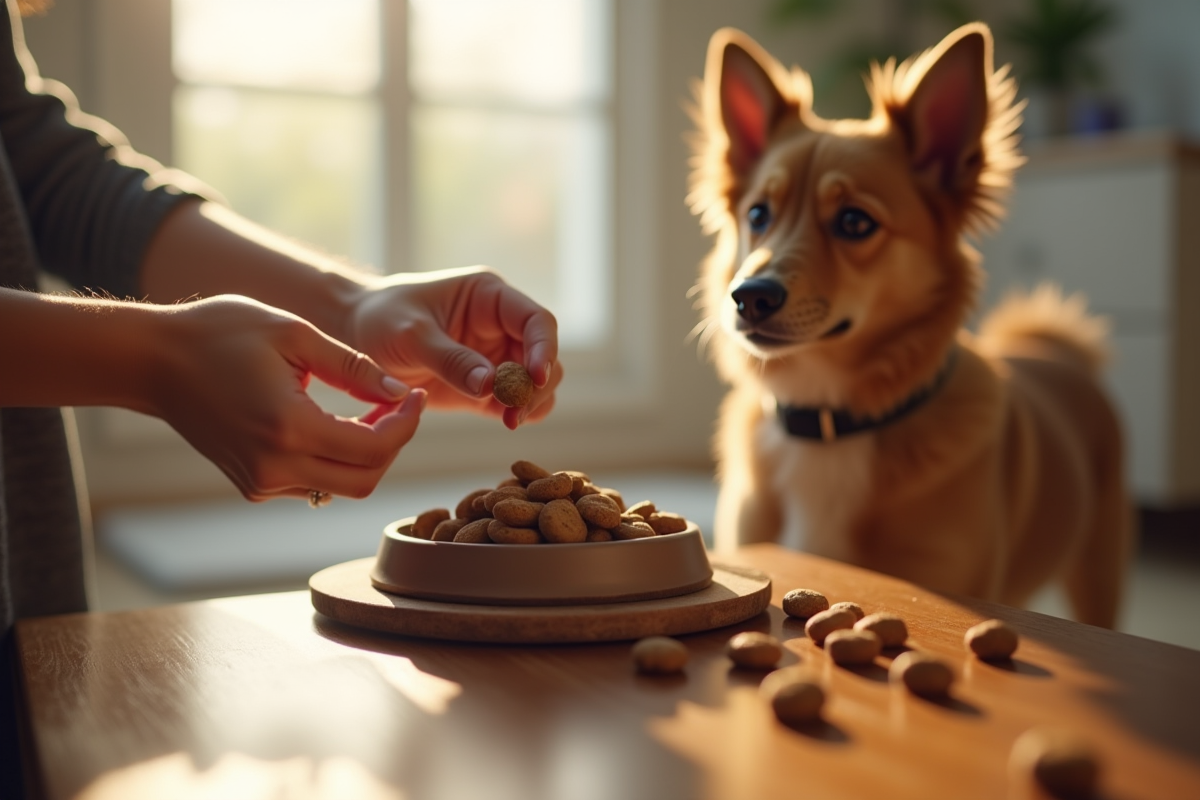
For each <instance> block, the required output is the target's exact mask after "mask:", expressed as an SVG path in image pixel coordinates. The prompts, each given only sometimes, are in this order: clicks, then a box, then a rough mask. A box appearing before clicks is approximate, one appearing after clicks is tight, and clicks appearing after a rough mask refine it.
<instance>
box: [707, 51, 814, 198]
mask: <svg viewBox="0 0 1200 800" xmlns="http://www.w3.org/2000/svg"><path fill="white" fill-rule="evenodd" d="M786 81H787V71H786V70H784V68H783V67H782V66H781V65H780V64H779V62H778V61H776V60H775V59H774V58H772V57H771V56H770V55H769V54H768V53H767V52H766V51H765V50H763V49H762V47H760V46H759V45H758V44H757V43H756V42H755V41H754V40H753V39H751V38H750V37H749V36H747V35H746V34H744V33H742V32H741V31H737V30H734V29H732V28H723V29H722V30H719V31H717V32H716V33H715V34H713V37H712V39H711V40H710V41H709V46H708V61H707V63H706V65H705V70H704V93H705V94H704V106H705V116H706V118H707V122H708V124H709V125H719V126H720V127H721V128H723V129H724V131H725V134H726V136H727V137H728V139H729V152H728V156H727V158H728V162H729V166H730V168H731V169H732V170H733V172H734V173H735V174H736V175H739V176H740V175H745V174H746V172H748V171H749V170H750V169H751V168H752V167H753V166H754V165H755V164H757V163H758V160H759V158H760V157H761V156H762V154H763V151H764V150H766V146H767V140H768V138H769V137H770V135H771V132H772V130H774V128H775V126H776V125H777V124H778V123H779V121H780V120H781V119H783V118H784V116H785V115H787V113H788V111H789V110H791V111H793V112H794V110H795V108H796V106H795V104H794V103H790V102H789V101H788V100H786V99H785V97H784V94H783V92H781V91H780V86H781V85H785V84H786Z"/></svg>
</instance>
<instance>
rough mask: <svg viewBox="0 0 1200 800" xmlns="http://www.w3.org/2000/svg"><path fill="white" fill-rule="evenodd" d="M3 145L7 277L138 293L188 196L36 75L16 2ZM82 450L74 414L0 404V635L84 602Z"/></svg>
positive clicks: (0, 263) (0, 96) (0, 82)
mask: <svg viewBox="0 0 1200 800" xmlns="http://www.w3.org/2000/svg"><path fill="white" fill-rule="evenodd" d="M12 5H13V3H12V1H11V0H9V6H10V8H11V7H12ZM10 42H11V45H10ZM0 145H2V147H0V286H4V287H7V288H18V289H25V290H28V291H36V290H37V285H38V272H39V271H41V270H44V271H46V272H49V273H51V274H54V275H57V276H59V277H60V278H62V279H64V280H66V281H67V282H68V283H69V284H71V285H72V286H74V287H76V288H79V289H90V290H97V291H104V292H107V293H109V294H111V295H116V296H118V297H137V296H138V295H139V294H140V290H139V285H138V273H139V265H140V262H141V259H142V255H143V253H144V251H145V249H146V246H147V244H148V243H149V241H150V238H151V236H152V235H153V233H154V230H155V229H156V227H157V226H158V225H159V223H160V222H161V221H162V219H163V217H164V216H165V214H166V213H167V211H168V210H169V209H170V208H171V207H172V206H173V205H174V204H175V203H177V202H179V201H180V200H181V199H183V198H184V197H185V196H186V195H185V194H184V193H183V192H182V190H181V189H179V188H178V186H177V185H176V184H173V183H171V182H170V177H171V175H172V173H169V172H168V171H166V170H162V168H161V167H160V166H159V165H158V164H156V163H154V162H152V161H150V160H149V159H146V158H144V157H142V156H138V155H137V154H135V153H134V152H133V151H132V150H130V149H129V147H128V145H127V143H126V142H125V141H124V139H123V137H121V135H120V133H119V132H117V131H115V130H113V129H112V128H111V126H108V125H107V124H106V123H104V122H102V121H100V120H97V119H95V118H87V117H86V116H85V115H82V114H81V113H80V111H79V108H78V106H77V105H76V103H75V100H74V98H73V97H72V96H71V94H70V92H68V91H67V90H65V89H64V88H63V87H62V86H61V85H57V84H55V83H54V82H53V81H48V80H43V79H42V78H40V77H39V76H38V74H37V68H36V66H35V65H34V63H33V60H32V58H31V57H30V56H29V53H28V51H27V50H26V49H25V46H24V41H23V36H22V32H21V27H20V18H19V17H18V16H17V15H16V14H11V17H10V15H4V14H0ZM4 346H6V347H17V346H19V343H16V342H6V343H5V344H4ZM13 379H14V378H13V377H12V376H7V377H3V378H0V380H13ZM16 379H18V380H19V379H20V378H19V377H18V378H16ZM75 449H76V448H75V437H74V426H73V423H72V419H71V416H70V414H69V413H67V414H64V413H63V411H62V410H60V409H57V408H4V409H0V642H3V640H4V639H7V638H8V636H9V632H10V630H11V628H12V624H13V621H14V620H15V619H19V618H21V617H27V616H35V615H41V614H55V613H62V612H69V611H84V610H86V608H87V593H86V590H85V574H86V573H87V569H88V566H87V565H88V555H89V549H90V541H89V531H88V525H87V521H86V520H87V514H86V508H87V507H86V503H85V499H84V498H83V497H82V488H83V487H82V483H81V482H80V480H79V477H80V475H81V473H80V471H79V467H78V459H77V455H76V453H75V452H74V451H75Z"/></svg>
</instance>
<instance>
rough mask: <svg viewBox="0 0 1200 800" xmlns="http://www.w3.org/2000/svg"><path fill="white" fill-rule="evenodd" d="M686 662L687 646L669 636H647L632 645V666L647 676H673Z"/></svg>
mask: <svg viewBox="0 0 1200 800" xmlns="http://www.w3.org/2000/svg"><path fill="white" fill-rule="evenodd" d="M687 661H688V649H687V645H685V644H684V643H683V642H681V641H679V640H678V639H672V638H670V637H669V636H647V637H646V638H644V639H639V640H638V641H637V642H636V643H635V644H634V645H633V663H634V666H636V667H637V671H638V672H642V673H646V674H648V675H674V674H676V673H679V672H682V671H683V668H684V666H686V665H687Z"/></svg>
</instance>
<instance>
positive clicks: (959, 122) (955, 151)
mask: <svg viewBox="0 0 1200 800" xmlns="http://www.w3.org/2000/svg"><path fill="white" fill-rule="evenodd" d="M991 72H992V36H991V33H990V32H989V31H988V29H987V26H985V25H981V24H978V23H974V24H971V25H964V26H963V27H961V28H959V29H958V30H956V31H954V32H953V33H951V34H950V35H949V36H947V37H946V38H945V39H943V40H942V42H941V43H940V44H939V45H938V46H937V47H935V48H934V49H933V50H931V51H930V52H929V53H926V54H925V55H924V56H922V57H921V58H920V59H919V60H918V61H917V62H916V63H915V64H914V65H913V72H912V73H910V75H909V76H907V80H906V83H909V85H910V86H911V85H913V83H915V87H914V88H913V89H912V91H911V94H909V96H908V100H907V102H906V103H904V104H903V106H901V107H900V108H898V109H893V110H892V116H893V119H894V120H895V121H896V122H897V123H899V124H900V125H901V126H902V127H903V128H904V129H905V131H906V133H907V134H908V141H909V149H910V154H911V156H912V160H913V167H914V169H915V170H916V171H917V172H918V173H919V174H922V175H923V176H926V177H927V178H928V179H929V180H930V181H931V182H932V183H934V185H935V186H936V188H940V189H942V190H944V191H951V192H956V193H957V192H964V191H965V192H969V191H972V189H973V187H974V185H975V182H976V181H977V180H978V177H979V172H980V169H981V167H982V160H983V135H984V130H985V129H986V128H987V124H988V110H989V100H988V78H989V76H990V75H991Z"/></svg>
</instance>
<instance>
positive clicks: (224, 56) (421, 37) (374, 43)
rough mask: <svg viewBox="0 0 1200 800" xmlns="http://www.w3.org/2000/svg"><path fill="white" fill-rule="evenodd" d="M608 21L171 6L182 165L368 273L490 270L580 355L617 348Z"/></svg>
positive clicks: (451, 4)
mask: <svg viewBox="0 0 1200 800" xmlns="http://www.w3.org/2000/svg"><path fill="white" fill-rule="evenodd" d="M397 9H399V12H397ZM389 13H399V14H401V15H402V16H403V17H404V18H403V19H400V20H398V21H393V20H391V19H390V17H389V16H388V14H389ZM610 15H611V9H610V8H609V4H608V2H607V0H409V2H407V4H405V3H390V4H389V3H387V2H385V0H339V2H337V3H330V2H328V1H327V0H173V21H172V65H173V71H174V73H175V76H176V77H177V79H178V85H177V86H176V88H175V90H174V97H173V98H172V116H173V120H172V121H173V131H174V137H173V138H174V155H175V159H174V160H175V163H176V164H177V165H178V166H180V167H182V168H183V169H185V170H187V171H189V172H192V173H194V174H196V175H197V176H199V177H200V178H202V179H204V180H206V181H207V182H209V183H210V184H212V185H213V186H214V187H216V188H217V189H218V190H219V191H221V192H222V193H224V194H225V195H226V197H227V198H228V199H229V201H230V202H231V204H232V205H233V207H234V208H235V209H237V210H238V211H240V212H241V213H243V214H245V215H247V216H249V217H250V218H252V219H254V220H256V221H258V222H261V223H263V224H264V225H267V226H268V227H271V228H273V229H275V230H279V231H281V232H283V233H287V234H290V235H292V236H294V237H296V238H298V239H301V240H304V241H308V242H311V243H313V244H316V245H318V246H320V247H322V248H324V249H326V250H327V251H329V252H333V253H338V254H345V255H347V256H349V257H350V258H352V259H353V260H355V261H357V262H359V263H360V264H364V265H371V266H373V267H375V268H377V269H382V270H383V271H386V272H391V271H398V270H408V269H415V270H426V269H436V268H442V267H454V266H462V265H466V264H475V263H487V264H490V265H491V266H493V267H495V268H497V269H498V270H499V271H500V272H501V273H503V274H504V275H505V276H506V278H507V279H508V280H509V281H510V282H512V283H514V284H515V285H517V286H518V287H520V288H521V289H522V290H523V291H525V292H526V293H527V294H529V295H530V296H532V297H533V298H534V299H536V300H538V301H539V302H541V303H543V304H544V305H546V306H547V307H549V308H551V309H552V310H554V311H555V313H556V314H557V316H558V318H559V320H560V325H561V332H560V335H561V339H562V344H563V346H564V347H566V348H573V349H577V350H586V349H595V348H597V347H601V346H603V345H604V344H605V342H606V340H607V338H608V336H609V334H610V332H611V329H612V327H613V326H612V319H611V316H612V311H611V301H610V297H611V291H610V286H611V281H612V276H611V269H610V262H611V257H610V248H609V247H608V243H609V242H610V241H611V238H612V237H611V231H610V223H609V214H608V209H609V207H610V199H609V198H610V194H611V191H610V186H609V176H610V175H611V172H612V170H611V160H612V159H611V155H610V154H611V150H612V148H611V144H610V141H611V128H612V114H611V102H610V95H611V80H610V77H609V58H608V54H609V52H610V51H611V44H610V38H611V36H610V27H611V26H610V24H609V17H610ZM389 23H393V24H389ZM395 52H403V53H407V59H396V58H394V57H391V54H392V53H395ZM385 61H386V62H387V63H392V64H395V63H396V62H397V61H400V62H401V63H400V64H399V66H400V69H398V70H395V71H389V70H385V69H384V64H385ZM397 83H399V84H400V87H399V89H400V90H399V91H397V90H396V88H397V87H396V84H397ZM392 165H394V166H397V167H398V169H396V170H395V171H391V170H390V169H389V166H392ZM389 174H396V175H401V176H404V177H405V178H407V179H406V180H398V181H388V180H385V176H387V175H389ZM389 232H402V233H403V235H394V236H391V237H389V236H388V233H389Z"/></svg>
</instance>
